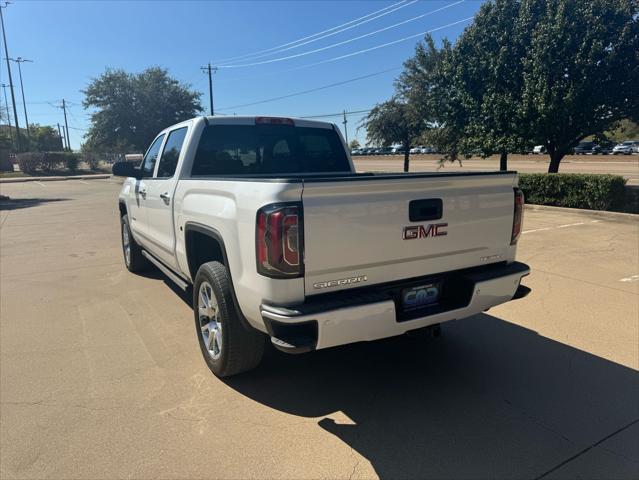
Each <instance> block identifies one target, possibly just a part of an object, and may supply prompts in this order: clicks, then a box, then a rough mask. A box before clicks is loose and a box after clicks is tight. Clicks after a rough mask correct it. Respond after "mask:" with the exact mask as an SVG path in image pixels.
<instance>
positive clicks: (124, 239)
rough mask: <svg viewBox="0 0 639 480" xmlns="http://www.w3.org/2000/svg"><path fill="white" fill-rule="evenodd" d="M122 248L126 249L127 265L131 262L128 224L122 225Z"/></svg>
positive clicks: (125, 258) (125, 259)
mask: <svg viewBox="0 0 639 480" xmlns="http://www.w3.org/2000/svg"><path fill="white" fill-rule="evenodd" d="M122 248H123V249H124V261H125V262H126V264H127V265H130V264H131V239H130V238H129V229H128V227H127V226H126V225H123V226H122Z"/></svg>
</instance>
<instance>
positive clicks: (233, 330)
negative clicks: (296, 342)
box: [193, 262, 266, 377]
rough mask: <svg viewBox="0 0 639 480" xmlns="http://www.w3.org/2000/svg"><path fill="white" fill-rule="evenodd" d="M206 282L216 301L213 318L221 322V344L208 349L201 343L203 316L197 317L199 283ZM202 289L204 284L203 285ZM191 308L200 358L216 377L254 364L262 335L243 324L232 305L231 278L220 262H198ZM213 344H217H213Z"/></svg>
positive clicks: (259, 356) (261, 347)
mask: <svg viewBox="0 0 639 480" xmlns="http://www.w3.org/2000/svg"><path fill="white" fill-rule="evenodd" d="M204 282H206V283H207V284H208V285H210V287H211V289H212V293H213V295H214V296H215V301H216V303H217V317H216V318H217V319H218V320H217V321H218V322H219V323H220V324H221V326H222V327H221V346H220V347H219V349H218V352H217V358H214V353H212V352H211V351H209V348H208V346H207V345H206V344H205V334H204V332H203V329H202V326H203V325H204V324H206V322H207V319H206V317H202V320H201V319H200V309H199V305H200V304H199V303H198V302H199V301H200V300H199V296H200V287H202V284H203V283H204ZM204 288H205V289H206V285H205V286H204ZM193 312H194V317H195V329H196V334H197V338H198V342H199V344H200V350H201V351H202V355H203V356H204V360H205V361H206V363H207V365H208V366H209V368H210V369H211V371H212V372H213V373H214V374H215V375H216V376H217V377H230V376H232V375H237V374H238V373H242V372H246V371H248V370H252V369H253V368H255V367H257V366H258V365H259V364H260V362H261V360H262V356H263V354H264V344H265V342H266V335H265V334H263V333H261V332H259V331H257V330H255V329H253V328H251V327H248V326H245V325H244V322H243V321H242V320H241V318H240V313H239V312H238V311H237V310H236V308H235V303H234V302H233V296H232V293H231V278H230V275H229V273H228V270H227V269H226V267H225V266H224V265H222V264H221V263H220V262H208V263H205V264H203V265H202V266H200V268H199V269H198V271H197V274H196V275H195V282H194V285H193ZM216 345H217V344H216Z"/></svg>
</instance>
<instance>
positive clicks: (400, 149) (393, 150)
mask: <svg viewBox="0 0 639 480" xmlns="http://www.w3.org/2000/svg"><path fill="white" fill-rule="evenodd" d="M390 153H392V154H393V155H400V154H402V155H403V154H404V153H406V149H405V148H404V147H391V151H390Z"/></svg>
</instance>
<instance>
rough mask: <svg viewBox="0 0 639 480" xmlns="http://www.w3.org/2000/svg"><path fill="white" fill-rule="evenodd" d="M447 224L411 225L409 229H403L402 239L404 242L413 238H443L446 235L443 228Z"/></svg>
mask: <svg viewBox="0 0 639 480" xmlns="http://www.w3.org/2000/svg"><path fill="white" fill-rule="evenodd" d="M447 226H448V224H447V223H431V224H430V225H426V226H424V225H414V226H413V225H411V226H410V227H404V232H403V236H402V238H403V239H404V240H413V239H415V238H426V237H443V236H445V235H448V232H447V231H446V230H445V228H446V227H447Z"/></svg>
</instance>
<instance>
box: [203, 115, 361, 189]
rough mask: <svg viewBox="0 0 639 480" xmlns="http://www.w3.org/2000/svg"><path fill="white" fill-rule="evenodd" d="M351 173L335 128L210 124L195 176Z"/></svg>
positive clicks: (204, 137) (205, 131) (206, 130)
mask: <svg viewBox="0 0 639 480" xmlns="http://www.w3.org/2000/svg"><path fill="white" fill-rule="evenodd" d="M328 172H350V165H349V163H348V158H347V157H346V152H345V151H344V147H343V145H342V142H341V140H340V138H339V136H338V135H337V133H335V132H334V131H333V130H332V129H325V128H306V127H294V126H289V125H210V126H208V127H206V128H205V130H204V132H202V137H201V139H200V143H199V145H198V149H197V153H196V155H195V160H194V162H193V168H192V171H191V175H192V176H214V175H269V174H291V173H328Z"/></svg>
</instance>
